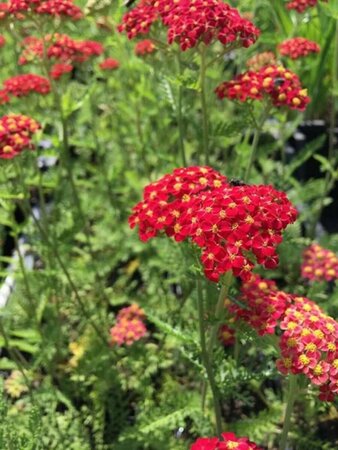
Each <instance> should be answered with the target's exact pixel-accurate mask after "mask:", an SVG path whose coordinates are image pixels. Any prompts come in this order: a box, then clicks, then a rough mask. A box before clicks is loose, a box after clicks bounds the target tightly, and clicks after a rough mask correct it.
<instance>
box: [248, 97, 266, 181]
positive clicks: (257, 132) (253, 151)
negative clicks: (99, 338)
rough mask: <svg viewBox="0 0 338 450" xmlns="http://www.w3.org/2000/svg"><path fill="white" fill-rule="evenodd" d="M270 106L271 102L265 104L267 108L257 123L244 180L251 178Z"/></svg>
mask: <svg viewBox="0 0 338 450" xmlns="http://www.w3.org/2000/svg"><path fill="white" fill-rule="evenodd" d="M270 108H271V106H270V104H267V105H266V106H265V108H264V110H263V112H262V114H261V117H260V119H259V121H258V123H257V127H256V129H255V134H254V138H253V141H252V145H251V153H250V159H249V164H248V165H247V168H246V170H245V175H244V180H243V181H244V182H247V181H248V180H249V178H250V173H251V169H252V167H253V165H254V162H255V159H256V152H257V148H258V143H259V138H260V136H261V133H262V128H263V125H264V122H265V120H266V118H267V116H268V114H269V111H270Z"/></svg>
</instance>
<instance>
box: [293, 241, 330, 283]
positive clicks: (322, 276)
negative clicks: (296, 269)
mask: <svg viewBox="0 0 338 450" xmlns="http://www.w3.org/2000/svg"><path fill="white" fill-rule="evenodd" d="M301 273H302V277H303V278H307V279H309V280H311V281H333V280H336V279H337V278H338V257H337V255H336V254H335V253H334V252H332V251H331V250H327V249H325V248H323V247H321V246H320V245H318V244H312V245H310V247H308V248H306V249H305V251H304V253H303V261H302V266H301Z"/></svg>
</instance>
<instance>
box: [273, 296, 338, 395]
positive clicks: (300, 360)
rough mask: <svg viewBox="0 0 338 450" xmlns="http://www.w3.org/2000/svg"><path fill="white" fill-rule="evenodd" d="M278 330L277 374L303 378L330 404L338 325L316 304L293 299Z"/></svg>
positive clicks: (336, 374) (335, 385)
mask: <svg viewBox="0 0 338 450" xmlns="http://www.w3.org/2000/svg"><path fill="white" fill-rule="evenodd" d="M280 328H281V329H282V330H283V334H282V336H281V338H280V342H279V346H280V349H281V358H280V359H279V360H278V361H277V367H278V369H279V370H280V372H282V373H284V374H288V373H292V374H295V375H297V374H303V375H305V376H306V377H307V378H308V379H309V380H310V381H311V383H312V384H314V385H316V386H319V387H320V395H319V398H320V399H321V400H327V401H331V400H333V399H334V396H335V395H337V394H338V350H337V340H338V323H337V322H336V321H335V320H334V319H333V318H332V317H330V316H328V315H327V314H325V312H324V311H323V310H322V309H321V308H320V307H319V306H318V305H316V303H314V302H312V301H311V300H309V299H307V298H305V297H297V296H293V299H292V304H291V305H290V306H289V307H288V308H287V309H286V311H285V314H284V318H283V320H282V322H281V324H280Z"/></svg>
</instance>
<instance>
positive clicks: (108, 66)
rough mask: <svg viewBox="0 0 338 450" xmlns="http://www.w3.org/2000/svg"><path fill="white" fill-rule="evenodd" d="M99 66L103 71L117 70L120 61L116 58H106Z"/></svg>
mask: <svg viewBox="0 0 338 450" xmlns="http://www.w3.org/2000/svg"><path fill="white" fill-rule="evenodd" d="M99 65H100V69H102V70H116V69H118V68H119V67H120V63H119V61H118V60H117V59H114V58H106V59H105V60H104V61H102V62H101V63H100V64H99Z"/></svg>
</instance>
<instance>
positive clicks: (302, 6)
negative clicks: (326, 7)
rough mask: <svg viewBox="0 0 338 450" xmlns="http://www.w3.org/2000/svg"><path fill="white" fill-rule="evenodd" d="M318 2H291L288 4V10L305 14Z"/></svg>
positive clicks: (301, 0) (308, 0)
mask: <svg viewBox="0 0 338 450" xmlns="http://www.w3.org/2000/svg"><path fill="white" fill-rule="evenodd" d="M317 3H318V0H291V1H289V2H288V3H287V4H286V7H287V8H288V9H295V10H296V11H297V12H299V13H303V12H304V11H306V10H307V9H308V8H313V7H314V6H316V5H317Z"/></svg>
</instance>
